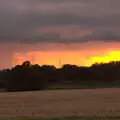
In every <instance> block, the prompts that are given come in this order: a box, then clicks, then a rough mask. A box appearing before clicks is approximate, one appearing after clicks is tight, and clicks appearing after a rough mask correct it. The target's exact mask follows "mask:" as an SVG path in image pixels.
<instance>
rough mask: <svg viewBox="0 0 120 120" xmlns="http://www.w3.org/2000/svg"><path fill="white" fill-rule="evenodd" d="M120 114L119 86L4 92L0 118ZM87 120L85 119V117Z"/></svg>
mask: <svg viewBox="0 0 120 120" xmlns="http://www.w3.org/2000/svg"><path fill="white" fill-rule="evenodd" d="M19 116H29V117H31V118H34V117H40V118H52V117H57V118H58V117H67V116H93V117H95V116H97V117H99V116H103V117H104V116H107V117H109V116H111V117H114V116H115V117H116V116H117V117H119V116H120V89H119V88H108V89H107V88H106V89H90V90H58V91H38V92H14V93H10V92H6V93H5V92H1V93H0V117H19ZM83 120H84V119H83Z"/></svg>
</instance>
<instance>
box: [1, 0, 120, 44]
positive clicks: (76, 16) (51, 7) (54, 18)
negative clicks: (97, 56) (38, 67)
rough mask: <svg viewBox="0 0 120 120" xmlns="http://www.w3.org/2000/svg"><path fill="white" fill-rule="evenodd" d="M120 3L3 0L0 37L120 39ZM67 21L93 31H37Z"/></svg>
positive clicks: (12, 39)
mask: <svg viewBox="0 0 120 120" xmlns="http://www.w3.org/2000/svg"><path fill="white" fill-rule="evenodd" d="M119 5H120V0H0V41H1V42H4V41H6V42H19V41H20V42H22V43H24V42H32V43H34V42H42V41H43V42H44V41H45V42H52V41H53V42H54V41H55V42H64V41H65V42H66V41H71V42H72V41H80V42H81V41H89V40H104V41H109V40H110V41H111V40H116V41H119V40H120V39H119V38H120V32H119V30H120V29H116V28H119V27H120V7H119ZM66 25H68V26H69V25H78V26H82V27H83V28H85V29H88V28H89V29H94V31H92V34H89V35H85V36H82V37H79V38H61V37H60V34H56V33H52V34H51V33H46V34H45V33H44V34H43V33H39V32H36V30H37V29H38V28H41V27H44V26H45V27H46V26H66Z"/></svg>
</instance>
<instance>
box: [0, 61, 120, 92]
mask: <svg viewBox="0 0 120 120" xmlns="http://www.w3.org/2000/svg"><path fill="white" fill-rule="evenodd" d="M56 83H57V84H61V83H62V84H66V83H67V84H71V85H75V84H76V85H80V86H84V85H88V86H98V85H99V86H100V85H104V86H105V85H120V61H116V62H110V63H101V64H93V65H92V66H91V67H78V66H76V65H69V64H66V65H63V67H62V68H59V69H58V68H56V67H54V66H50V65H43V66H40V65H38V64H35V65H32V64H31V63H30V62H29V61H25V62H23V64H22V65H16V66H15V67H14V68H12V69H6V70H1V71H0V88H1V90H2V89H5V90H7V91H28V90H44V89H48V88H49V86H50V85H54V84H56Z"/></svg>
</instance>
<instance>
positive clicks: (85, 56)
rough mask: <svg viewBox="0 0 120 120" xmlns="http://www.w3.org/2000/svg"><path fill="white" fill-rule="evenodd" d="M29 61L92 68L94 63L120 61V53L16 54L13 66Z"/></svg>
mask: <svg viewBox="0 0 120 120" xmlns="http://www.w3.org/2000/svg"><path fill="white" fill-rule="evenodd" d="M25 60H29V61H31V62H32V64H40V65H45V64H47V65H54V66H56V67H61V66H62V65H63V64H74V65H78V66H91V65H92V64H94V63H102V62H103V63H106V62H110V61H119V60H120V51H101V54H100V53H99V54H97V53H95V51H91V52H90V51H44V52H39V51H33V52H27V53H15V54H14V59H13V66H15V65H16V64H21V63H22V62H23V61H25Z"/></svg>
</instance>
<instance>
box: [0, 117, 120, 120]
mask: <svg viewBox="0 0 120 120" xmlns="http://www.w3.org/2000/svg"><path fill="white" fill-rule="evenodd" d="M0 120H120V117H66V118H44V119H43V118H42V119H40V118H27V117H20V118H8V119H0Z"/></svg>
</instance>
